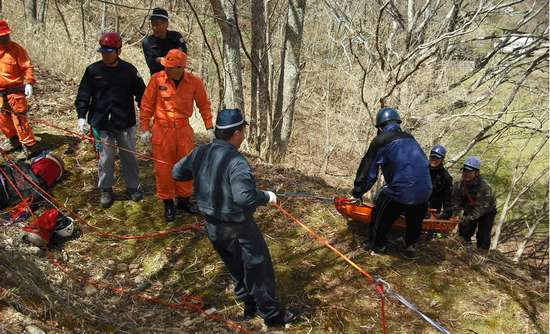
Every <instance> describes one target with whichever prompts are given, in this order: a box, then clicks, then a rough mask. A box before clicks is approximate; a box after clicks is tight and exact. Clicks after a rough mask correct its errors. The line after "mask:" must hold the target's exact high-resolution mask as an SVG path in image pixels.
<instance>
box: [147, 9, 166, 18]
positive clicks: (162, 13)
mask: <svg viewBox="0 0 550 334" xmlns="http://www.w3.org/2000/svg"><path fill="white" fill-rule="evenodd" d="M149 19H151V20H153V19H164V20H168V12H167V11H166V9H164V8H159V7H157V8H153V13H152V14H151V16H150V17H149Z"/></svg>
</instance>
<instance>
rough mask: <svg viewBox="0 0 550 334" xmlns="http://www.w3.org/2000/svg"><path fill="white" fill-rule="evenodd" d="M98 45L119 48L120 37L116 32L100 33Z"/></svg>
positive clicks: (120, 44) (106, 47)
mask: <svg viewBox="0 0 550 334" xmlns="http://www.w3.org/2000/svg"><path fill="white" fill-rule="evenodd" d="M99 45H101V48H102V49H120V48H122V38H121V37H120V34H119V33H118V32H106V33H104V34H103V35H101V38H100V39H99ZM105 51H107V50H105Z"/></svg>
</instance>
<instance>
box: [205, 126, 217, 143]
mask: <svg viewBox="0 0 550 334" xmlns="http://www.w3.org/2000/svg"><path fill="white" fill-rule="evenodd" d="M206 133H207V134H208V139H210V142H213V141H214V139H216V135H215V134H214V129H206Z"/></svg>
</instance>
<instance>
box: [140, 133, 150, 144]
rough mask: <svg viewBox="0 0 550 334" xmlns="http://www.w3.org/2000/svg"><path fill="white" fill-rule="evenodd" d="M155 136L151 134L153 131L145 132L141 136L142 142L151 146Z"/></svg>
mask: <svg viewBox="0 0 550 334" xmlns="http://www.w3.org/2000/svg"><path fill="white" fill-rule="evenodd" d="M152 136H153V135H152V134H151V131H145V132H144V133H142V134H141V141H142V142H143V143H145V144H149V143H150V142H151V137H152Z"/></svg>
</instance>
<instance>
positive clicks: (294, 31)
mask: <svg viewBox="0 0 550 334" xmlns="http://www.w3.org/2000/svg"><path fill="white" fill-rule="evenodd" d="M305 9H306V0H290V1H289V4H288V15H287V23H286V27H285V39H284V40H285V46H284V47H283V49H282V51H281V64H282V66H283V67H282V70H281V75H280V76H279V85H278V89H277V103H276V105H275V113H274V118H273V119H274V121H275V124H274V130H273V143H274V146H275V147H274V148H273V153H274V156H273V161H282V160H283V159H284V156H285V154H286V151H287V149H288V141H289V140H290V136H291V134H292V122H293V120H294V103H295V102H296V97H297V93H298V82H299V80H300V52H301V48H302V36H303V31H304V16H305Z"/></svg>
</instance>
